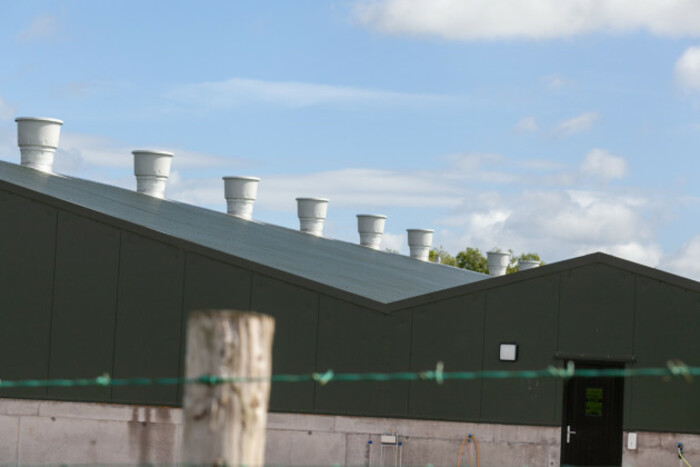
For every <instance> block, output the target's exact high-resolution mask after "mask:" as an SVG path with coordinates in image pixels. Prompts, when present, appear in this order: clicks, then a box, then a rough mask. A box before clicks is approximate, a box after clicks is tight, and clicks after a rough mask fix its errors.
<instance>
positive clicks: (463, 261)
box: [455, 247, 489, 274]
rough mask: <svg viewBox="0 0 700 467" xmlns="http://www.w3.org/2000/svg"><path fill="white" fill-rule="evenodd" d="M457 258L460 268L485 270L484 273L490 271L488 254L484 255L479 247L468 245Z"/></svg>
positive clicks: (477, 270)
mask: <svg viewBox="0 0 700 467" xmlns="http://www.w3.org/2000/svg"><path fill="white" fill-rule="evenodd" d="M455 259H456V260H457V264H456V266H457V267H458V268H462V269H469V270H470V271H476V272H483V273H484V274H488V273H489V265H488V261H487V260H486V256H484V255H483V253H481V252H480V251H479V249H478V248H472V247H467V248H466V249H464V250H462V251H460V252H459V253H457V256H456V257H455Z"/></svg>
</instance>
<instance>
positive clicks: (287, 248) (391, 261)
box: [0, 161, 489, 308]
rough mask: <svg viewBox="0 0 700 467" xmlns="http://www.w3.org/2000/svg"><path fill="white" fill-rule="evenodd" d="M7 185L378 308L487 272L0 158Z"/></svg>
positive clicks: (0, 176) (2, 182) (0, 175)
mask: <svg viewBox="0 0 700 467" xmlns="http://www.w3.org/2000/svg"><path fill="white" fill-rule="evenodd" d="M8 185H10V186H13V187H19V188H20V189H23V190H22V191H24V192H25V193H26V190H28V191H29V192H33V193H36V194H38V195H39V197H40V198H41V200H42V201H44V202H50V199H53V200H57V201H59V202H62V203H68V204H69V205H72V206H77V207H79V208H83V209H82V210H81V211H83V213H85V211H84V210H87V211H89V212H92V213H94V214H95V215H97V216H98V217H99V216H101V215H104V216H108V217H109V218H111V219H116V220H118V221H123V222H126V223H128V224H130V225H135V226H139V227H143V228H145V229H147V230H149V231H153V232H159V233H161V234H164V235H166V236H168V237H172V238H175V239H180V240H184V241H186V242H189V243H192V244H195V245H199V246H202V247H205V248H206V249H208V250H214V251H216V252H220V253H222V254H224V255H226V256H228V257H229V259H233V260H234V261H233V262H234V263H235V262H236V261H235V260H236V259H237V260H242V262H243V263H244V264H245V265H247V266H255V265H259V266H262V267H263V270H264V271H266V272H268V273H272V274H274V271H278V272H280V273H282V274H283V275H284V276H285V277H287V278H289V277H290V276H291V277H296V278H301V279H304V280H307V281H311V282H312V283H315V284H318V285H320V286H322V287H323V288H324V289H331V290H335V291H339V292H342V293H343V295H344V296H345V298H349V299H352V298H353V297H355V298H357V299H358V301H360V302H362V303H363V304H366V305H370V306H372V304H373V303H374V304H380V307H379V308H382V305H387V304H390V303H393V302H397V301H404V300H408V299H411V298H414V297H418V296H421V295H425V294H432V293H435V292H439V291H441V290H445V289H451V288H454V287H458V286H462V285H466V284H470V283H472V282H476V281H481V280H484V279H488V278H489V276H487V275H485V274H481V273H477V272H473V271H467V270H464V269H458V268H453V267H449V266H445V265H440V264H434V263H428V262H423V261H419V260H415V259H412V258H409V257H407V256H401V255H397V254H392V253H386V252H382V251H376V250H372V249H369V248H365V247H362V246H360V245H357V244H353V243H348V242H344V241H340V240H333V239H328V238H319V237H315V236H312V235H308V234H305V233H302V232H299V231H296V230H292V229H287V228H284V227H279V226H275V225H270V224H265V223H261V222H257V221H246V220H242V219H238V218H236V217H232V216H229V215H226V214H224V213H221V212H217V211H212V210H209V209H204V208H201V207H197V206H192V205H189V204H184V203H179V202H175V201H169V200H161V199H157V198H153V197H151V196H148V195H143V194H140V193H136V192H134V191H130V190H125V189H123V188H118V187H114V186H110V185H105V184H101V183H96V182H91V181H87V180H82V179H78V178H71V177H66V176H62V175H51V174H46V173H43V172H39V171H37V170H34V169H30V168H26V167H22V166H19V165H16V164H11V163H8V162H3V161H0V188H3V187H6V188H7V187H8ZM222 189H223V188H222ZM222 196H223V192H222ZM46 197H48V198H50V199H47V198H46ZM62 206H64V207H65V204H62ZM89 212H88V214H89ZM102 221H103V222H104V221H105V219H104V218H102ZM231 257H232V258H231ZM253 269H255V268H253ZM348 294H350V295H348Z"/></svg>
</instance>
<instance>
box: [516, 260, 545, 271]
mask: <svg viewBox="0 0 700 467" xmlns="http://www.w3.org/2000/svg"><path fill="white" fill-rule="evenodd" d="M539 267H540V262H539V261H537V260H534V259H521V260H519V261H518V270H520V271H527V270H528V269H532V268H539Z"/></svg>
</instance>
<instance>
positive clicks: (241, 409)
mask: <svg viewBox="0 0 700 467" xmlns="http://www.w3.org/2000/svg"><path fill="white" fill-rule="evenodd" d="M187 328H188V329H187V357H186V360H185V375H186V376H187V377H188V378H197V377H200V376H202V375H214V376H230V377H247V378H262V379H265V381H259V382H258V381H256V382H245V383H224V384H217V385H205V384H187V385H186V386H185V397H184V413H183V415H184V417H183V424H184V430H183V442H182V451H181V455H180V459H181V461H182V462H184V463H188V464H197V465H217V466H234V465H235V466H238V465H246V466H261V465H263V464H264V463H265V427H266V424H267V406H268V400H269V397H270V382H269V380H267V379H268V378H269V377H270V375H271V371H272V337H273V334H274V331H275V320H274V319H273V318H272V317H270V316H266V315H261V314H258V313H243V312H237V311H229V310H205V311H197V312H194V313H192V314H191V315H190V317H189V319H188V323H187Z"/></svg>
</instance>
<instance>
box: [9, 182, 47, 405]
mask: <svg viewBox="0 0 700 467" xmlns="http://www.w3.org/2000/svg"><path fill="white" fill-rule="evenodd" d="M56 217H57V213H56V211H55V210H54V209H51V208H49V207H47V206H45V205H43V204H40V203H36V202H34V201H30V200H28V199H25V198H22V197H19V196H16V195H12V194H9V193H7V192H4V191H0V219H2V220H1V221H0V287H2V291H1V293H0V322H1V323H2V324H1V325H0V375H2V376H1V377H2V378H3V379H8V380H10V379H32V378H38V379H43V378H46V377H48V370H49V348H50V346H49V342H50V339H51V297H52V288H53V274H54V245H55V242H56ZM0 395H2V397H18V396H22V397H46V388H36V389H7V390H2V391H0Z"/></svg>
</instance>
